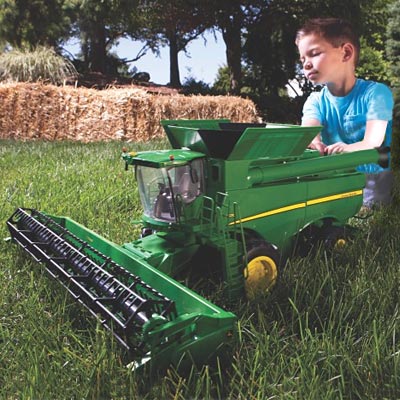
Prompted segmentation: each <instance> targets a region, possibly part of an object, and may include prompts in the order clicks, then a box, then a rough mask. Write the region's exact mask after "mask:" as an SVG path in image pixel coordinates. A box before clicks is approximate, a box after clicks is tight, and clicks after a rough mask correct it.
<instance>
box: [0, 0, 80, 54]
mask: <svg viewBox="0 0 400 400" xmlns="http://www.w3.org/2000/svg"><path fill="white" fill-rule="evenodd" d="M72 6H73V5H72V1H70V0H13V1H11V0H0V40H4V41H6V42H8V43H9V44H10V45H11V46H12V47H17V48H21V47H28V48H34V47H36V46H37V45H46V46H51V47H57V45H58V44H59V43H60V41H62V39H64V38H66V37H67V36H68V35H69V32H70V25H71V19H70V15H69V13H70V10H71V9H72Z"/></svg>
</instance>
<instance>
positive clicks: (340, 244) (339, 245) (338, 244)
mask: <svg viewBox="0 0 400 400" xmlns="http://www.w3.org/2000/svg"><path fill="white" fill-rule="evenodd" d="M345 246H346V239H338V240H337V241H336V243H335V249H342V248H343V247H345Z"/></svg>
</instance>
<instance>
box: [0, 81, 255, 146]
mask: <svg viewBox="0 0 400 400" xmlns="http://www.w3.org/2000/svg"><path fill="white" fill-rule="evenodd" d="M218 118H229V119H230V120H231V121H232V122H256V121H258V120H259V118H258V115H257V110H256V107H255V105H254V103H253V102H251V101H250V100H247V99H242V98H240V97H231V96H183V95H179V94H178V95H163V94H151V93H147V92H146V91H145V90H143V89H138V88H136V87H134V86H128V87H126V88H109V89H106V90H101V91H99V90H96V89H86V88H74V87H70V86H64V87H57V86H53V85H45V84H38V83H14V84H1V85H0V138H1V139H18V140H35V139H42V140H77V141H82V142H91V141H100V140H101V141H109V140H123V141H147V140H150V139H153V138H159V137H163V136H164V132H163V129H162V127H161V125H160V120H162V119H218Z"/></svg>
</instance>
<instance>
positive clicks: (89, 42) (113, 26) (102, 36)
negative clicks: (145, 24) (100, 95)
mask: <svg viewBox="0 0 400 400" xmlns="http://www.w3.org/2000/svg"><path fill="white" fill-rule="evenodd" d="M137 6H138V2H137V1H133V0H102V1H98V0H76V8H75V12H76V23H75V35H76V36H78V37H79V38H80V42H81V51H82V57H83V64H84V68H85V69H86V70H90V71H96V72H101V73H105V74H107V73H111V74H114V75H115V74H116V73H117V71H116V70H115V68H113V65H114V63H113V62H112V59H113V56H111V55H110V49H111V47H112V46H113V45H115V44H117V42H118V39H120V38H122V37H127V36H130V35H131V36H133V32H134V31H135V29H134V27H136V26H137V23H136V22H137V19H138V18H139V17H138V13H137V10H138V9H137Z"/></svg>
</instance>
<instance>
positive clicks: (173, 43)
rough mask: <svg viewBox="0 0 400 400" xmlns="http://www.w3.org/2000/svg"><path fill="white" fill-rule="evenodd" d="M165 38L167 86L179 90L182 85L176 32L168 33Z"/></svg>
mask: <svg viewBox="0 0 400 400" xmlns="http://www.w3.org/2000/svg"><path fill="white" fill-rule="evenodd" d="M167 37H168V41H169V85H170V86H171V87H173V88H180V87H181V86H182V84H181V80H180V77H179V63H178V51H179V50H178V43H177V37H176V32H172V31H171V32H168V34H167Z"/></svg>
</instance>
